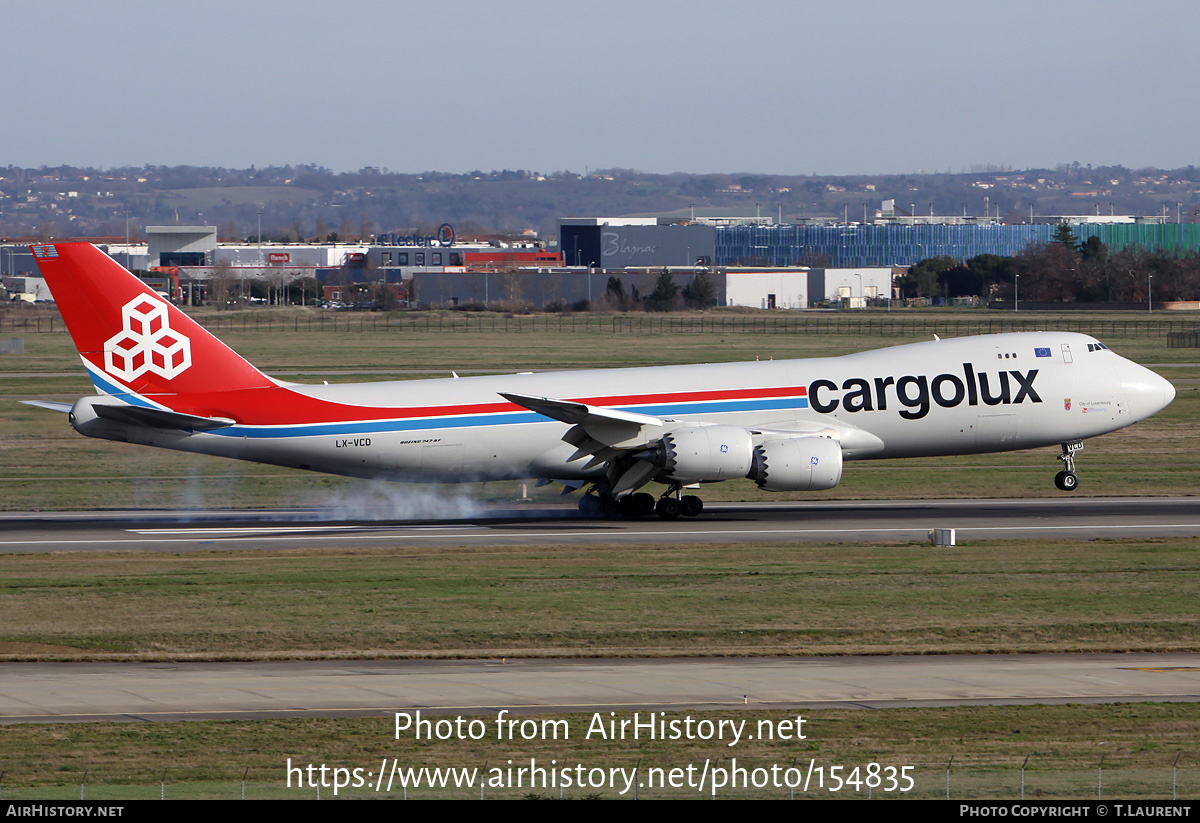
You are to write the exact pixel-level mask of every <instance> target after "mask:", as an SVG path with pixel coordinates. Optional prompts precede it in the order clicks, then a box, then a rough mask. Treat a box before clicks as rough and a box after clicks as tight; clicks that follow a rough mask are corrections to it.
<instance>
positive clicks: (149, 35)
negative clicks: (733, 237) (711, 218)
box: [0, 0, 1200, 174]
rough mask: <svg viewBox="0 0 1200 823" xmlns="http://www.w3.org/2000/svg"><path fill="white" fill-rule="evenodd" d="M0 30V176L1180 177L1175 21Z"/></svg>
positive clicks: (553, 15) (278, 7) (602, 10)
mask: <svg viewBox="0 0 1200 823" xmlns="http://www.w3.org/2000/svg"><path fill="white" fill-rule="evenodd" d="M0 10H2V11H3V21H4V35H3V37H0V70H2V72H3V77H4V78H5V79H6V80H7V83H6V84H5V85H6V89H5V90H6V93H5V95H4V103H5V111H6V116H5V117H4V119H3V121H0V122H3V132H4V133H3V138H2V139H0V146H2V147H3V152H2V154H0V165H7V164H13V165H18V166H40V165H59V164H70V165H92V166H103V167H110V166H122V165H134V166H140V165H143V164H154V165H159V164H164V165H182V164H188V165H212V166H226V167H246V166H249V165H251V164H256V165H259V166H264V165H282V164H288V163H291V164H298V163H315V164H318V165H321V166H326V167H328V168H331V169H333V170H335V171H345V170H354V169H358V168H361V167H363V166H378V167H381V168H384V167H385V168H388V169H390V170H392V171H404V172H419V171H425V170H440V171H469V170H472V169H483V170H493V169H504V168H509V169H517V168H524V169H530V170H539V171H542V172H550V171H556V170H570V171H578V172H582V171H584V169H585V167H590V168H591V169H596V168H612V167H622V168H633V169H639V170H641V171H647V172H672V171H688V172H696V173H705V172H772V173H783V174H807V173H814V172H815V173H818V174H854V173H866V174H875V173H887V172H917V171H945V170H951V171H963V170H965V169H967V168H969V167H971V166H976V165H980V164H987V163H991V164H996V165H1011V166H1013V167H1016V168H1028V167H1046V166H1050V167H1053V166H1054V165H1056V164H1058V163H1070V162H1073V161H1078V162H1080V163H1083V164H1087V163H1091V164H1093V165H1103V164H1119V165H1124V166H1130V167H1141V166H1159V167H1177V166H1184V165H1188V164H1200V100H1198V99H1197V98H1198V95H1197V90H1198V89H1200V48H1197V46H1196V43H1197V41H1198V40H1200V36H1198V35H1200V14H1198V13H1197V7H1196V5H1195V3H1194V2H1192V0H1157V2H1155V3H1152V4H1144V5H1139V4H1135V3H1129V2H1110V0H1091V2H1074V0H1072V2H1055V0H1007V2H1003V3H1000V2H991V3H983V2H972V1H971V0H953V1H949V0H948V1H947V2H942V0H906V1H905V2H899V1H898V0H894V1H893V2H886V3H885V2H846V3H838V2H822V3H811V2H799V1H798V0H793V2H786V1H783V2H777V1H776V0H756V2H753V3H744V4H735V3H731V2H728V0H722V2H716V0H711V1H710V0H692V1H691V2H674V0H638V1H637V2H627V1H626V0H603V2H591V3H580V2H574V1H573V0H556V1H555V2H541V0H537V1H536V2H509V3H503V2H494V0H442V2H438V3H428V4H424V3H423V4H419V5H418V4H411V3H403V2H378V3H366V2H357V1H356V0H339V2H328V0H323V2H320V3H317V2H306V0H293V2H290V3H287V4H279V3H266V2H255V0H249V2H247V0H237V2H224V0H222V1H221V2H206V0H194V2H189V3H174V2H167V3H163V2H140V1H138V2H135V0H107V2H104V3H95V2H56V0H40V2H16V1H15V0H4V2H0Z"/></svg>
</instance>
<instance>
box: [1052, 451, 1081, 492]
mask: <svg viewBox="0 0 1200 823" xmlns="http://www.w3.org/2000/svg"><path fill="white" fill-rule="evenodd" d="M1082 448H1083V441H1082V440H1072V441H1070V442H1068V443H1063V444H1062V454H1060V455H1059V456H1058V459H1059V460H1061V461H1062V462H1063V471H1060V472H1059V473H1058V474H1056V475H1054V485H1055V486H1056V487H1057V488H1058V489H1059V490H1060V491H1064V492H1073V491H1075V489H1076V488H1078V486H1079V476H1078V475H1077V474H1075V452H1077V451H1079V450H1080V449H1082Z"/></svg>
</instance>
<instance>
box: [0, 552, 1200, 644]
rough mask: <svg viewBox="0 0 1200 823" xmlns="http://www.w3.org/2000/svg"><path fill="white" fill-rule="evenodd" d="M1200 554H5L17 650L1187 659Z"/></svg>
mask: <svg viewBox="0 0 1200 823" xmlns="http://www.w3.org/2000/svg"><path fill="white" fill-rule="evenodd" d="M1198 545H1200V541H1197V540H1192V539H1178V540H1176V539H1154V540H1144V541H1133V540H1124V541H1102V540H1093V541H1090V542H1086V543H1076V542H1069V541H1063V542H1053V543H1048V542H1044V541H1013V542H998V541H991V542H978V543H968V544H964V545H960V546H958V547H956V548H955V549H953V550H946V549H938V548H934V547H931V546H928V545H924V544H916V543H909V544H900V545H886V544H861V545H860V544H849V545H839V544H834V543H831V544H780V545H774V546H771V545H767V546H764V545H758V544H755V545H732V546H724V545H721V546H708V545H677V546H594V547H588V548H580V547H576V546H547V547H537V548H525V547H491V548H487V547H484V548H471V549H466V548H463V549H445V548H420V547H415V546H403V545H398V546H396V547H394V548H389V549H379V550H362V549H346V548H340V547H338V546H337V542H336V538H331V545H330V547H329V548H327V549H323V550H311V551H254V552H213V553H187V554H182V555H169V554H157V553H149V552H126V553H111V554H93V553H87V554H80V555H75V556H73V557H71V559H70V561H69V562H64V556H63V555H61V554H28V555H15V556H14V555H8V556H3V557H0V569H2V570H3V576H2V577H0V627H3V628H0V652H6V653H7V654H8V655H9V656H10V657H9V659H13V658H14V657H15V658H21V657H39V658H46V657H58V658H64V659H72V658H74V659H79V658H83V659H117V660H122V659H139V660H157V659H176V658H187V659H234V658H236V659H270V658H279V657H426V656H432V657H502V656H507V657H512V656H531V655H532V656H559V655H581V654H582V655H600V656H657V655H667V656H670V655H746V654H750V655H764V654H765V655H813V654H881V653H888V654H930V653H934V654H944V653H966V652H971V653H995V652H1067V651H1098V652H1099V651H1107V652H1125V651H1169V650H1198V649H1200V631H1198V629H1200V617H1198V616H1197V614H1196V605H1195V604H1196V603H1197V602H1200V556H1198V554H1197V551H1196V549H1197V547H1198Z"/></svg>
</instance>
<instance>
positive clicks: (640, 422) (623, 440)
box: [500, 392, 668, 469]
mask: <svg viewBox="0 0 1200 823" xmlns="http://www.w3.org/2000/svg"><path fill="white" fill-rule="evenodd" d="M500 396H501V397H503V398H504V399H505V400H508V401H509V402H512V403H516V404H517V405H518V406H523V407H524V408H527V409H529V410H530V411H535V412H537V413H538V414H541V415H545V416H546V417H549V418H551V419H552V420H561V421H562V422H563V423H566V424H568V425H570V426H571V428H569V429H567V433H566V434H564V435H563V438H562V439H563V441H564V442H566V443H569V444H571V445H572V446H574V447H575V453H574V454H572V455H571V456H570V457H569V458H567V462H568V463H569V462H572V461H575V460H579V459H581V458H584V457H590V458H591V460H589V461H588V462H587V465H585V466H584V468H585V469H590V468H593V467H594V466H599V465H600V464H602V463H606V462H608V461H609V460H612V459H613V458H614V457H616V456H617V455H619V454H621V453H622V452H626V451H630V450H633V449H644V448H645V447H646V446H648V445H650V444H651V443H652V442H654V441H655V440H656V439H657V438H659V437H661V436H662V433H663V431H664V430H665V428H666V426H667V425H668V424H667V421H665V420H663V419H662V418H661V417H653V416H651V415H648V414H637V413H636V412H626V411H621V410H619V409H609V408H605V407H603V406H589V405H588V404H587V403H577V402H575V401H573V400H556V399H554V398H552V397H531V396H529V395H525V394H514V393H511V392H500Z"/></svg>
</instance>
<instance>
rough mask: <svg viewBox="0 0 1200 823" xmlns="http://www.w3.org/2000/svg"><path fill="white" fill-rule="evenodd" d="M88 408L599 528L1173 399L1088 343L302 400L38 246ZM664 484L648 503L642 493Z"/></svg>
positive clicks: (124, 436) (109, 277) (324, 393)
mask: <svg viewBox="0 0 1200 823" xmlns="http://www.w3.org/2000/svg"><path fill="white" fill-rule="evenodd" d="M32 250H33V253H34V255H35V256H36V258H37V261H38V265H39V266H40V268H41V270H42V273H43V274H44V275H45V277H46V281H47V283H48V284H49V286H50V289H51V291H52V292H53V293H54V298H55V300H56V301H57V303H58V307H59V309H60V310H61V312H62V316H63V319H64V320H65V321H66V324H67V327H68V329H69V330H70V332H71V336H72V338H73V340H74V342H75V345H76V347H77V348H78V349H79V353H80V355H81V357H82V359H83V365H84V367H85V368H86V369H87V371H88V375H89V376H90V377H91V379H92V382H93V383H94V384H95V386H96V391H97V394H96V395H95V396H89V397H84V398H81V399H79V400H78V401H76V402H75V404H74V405H73V406H69V407H68V406H67V405H65V404H54V403H39V404H38V405H42V406H46V407H49V408H54V409H59V410H61V411H69V412H70V421H71V425H72V426H74V427H75V430H76V431H78V432H79V433H80V434H84V435H88V436H89V437H101V438H106V439H109V440H120V441H126V442H129V443H139V444H142V445H147V446H158V447H161V448H168V449H179V450H182V451H191V452H200V453H204V454H215V455H221V456H224V457H232V458H235V459H239V460H252V461H256V462H260V463H272V464H277V465H281V466H291V467H294V468H297V469H308V470H311V471H320V472H329V473H332V474H341V475H350V476H353V477H368V478H388V479H395V480H434V481H470V480H494V479H502V478H531V479H532V478H536V479H538V480H542V481H558V482H561V483H563V484H565V485H566V486H567V487H568V488H569V489H579V488H585V487H586V489H585V494H584V496H583V499H582V501H581V503H580V508H581V509H582V510H584V511H585V512H588V513H599V512H604V513H610V514H615V513H621V514H625V515H646V514H650V513H652V512H654V511H657V513H658V514H659V515H660V516H662V517H666V518H673V517H677V516H679V515H680V514H683V515H688V516H691V515H696V514H699V512H700V510H701V508H702V506H703V504H702V502H701V500H700V498H699V497H697V496H695V495H686V496H684V495H682V490H683V489H684V488H685V487H689V486H695V485H696V484H703V483H712V482H716V481H719V480H728V479H731V478H738V477H748V478H750V479H752V480H754V481H755V482H756V483H757V484H758V485H759V487H761V488H763V489H768V490H771V491H803V490H818V489H829V488H833V487H834V486H836V485H837V483H838V481H839V480H840V479H841V476H842V465H843V462H844V461H846V460H863V459H871V458H884V457H924V456H930V455H951V454H971V453H978V452H996V451H1010V450H1015V449H1026V448H1031V447H1035V446H1048V445H1054V444H1061V446H1062V454H1061V456H1060V459H1061V460H1062V461H1063V463H1064V467H1063V470H1062V471H1060V472H1059V473H1058V475H1057V477H1056V478H1055V483H1056V485H1057V486H1058V488H1060V489H1063V490H1066V491H1070V490H1072V489H1074V488H1075V487H1076V485H1077V483H1078V478H1077V476H1076V474H1075V465H1074V453H1075V451H1076V450H1077V449H1079V448H1080V447H1081V446H1082V441H1083V440H1084V439H1085V438H1088V437H1095V436H1096V435H1100V434H1105V433H1106V432H1111V431H1115V430H1117V429H1120V428H1123V427H1125V426H1128V425H1131V424H1133V423H1136V422H1137V421H1139V420H1142V419H1144V418H1146V417H1149V416H1150V415H1152V414H1154V413H1155V412H1157V411H1159V410H1160V409H1162V408H1164V407H1165V406H1166V405H1167V404H1168V403H1170V402H1171V401H1172V400H1173V399H1174V397H1175V390H1174V388H1172V386H1171V384H1170V383H1169V382H1167V381H1166V380H1164V379H1163V378H1161V377H1159V376H1158V375H1157V374H1154V373H1153V372H1151V371H1149V370H1148V369H1145V368H1143V367H1141V366H1139V365H1137V364H1136V363H1133V362H1131V361H1129V360H1126V359H1125V358H1123V357H1121V356H1119V355H1117V354H1115V353H1114V352H1112V351H1110V350H1109V349H1108V348H1107V347H1106V346H1105V345H1104V344H1103V343H1100V342H1099V341H1097V340H1095V339H1094V338H1092V337H1088V336H1087V335H1083V334H1072V333H1065V332H1036V333H1020V334H997V335H987V336H980V337H966V338H958V339H949V340H933V341H930V342H925V343H914V344H910V345H905V346H895V347H893V348H887V349H880V350H878V351H868V352H860V353H858V354H850V355H846V356H843V357H826V358H817V359H808V360H790V361H779V360H777V361H770V362H754V363H736V364H734V363H729V364H724V363H721V364H712V365H700V366H661V367H654V368H635V369H604V370H594V371H571V372H547V373H540V374H512V375H502V376H487V377H465V378H447V379H438V380H412V381H400V382H383V383H353V384H337V385H320V386H310V385H297V384H294V383H284V382H281V381H278V380H275V379H273V378H271V377H268V376H267V375H265V374H263V373H262V372H260V371H259V370H258V369H256V368H255V367H254V366H252V365H250V363H248V362H247V361H246V360H244V359H242V358H241V357H240V356H238V355H237V354H236V353H234V352H233V351H232V350H231V349H229V348H228V347H227V346H225V345H224V344H223V343H221V341H220V340H218V339H217V338H216V337H214V336H213V335H211V334H209V333H208V332H207V331H205V330H204V329H203V328H202V327H201V326H199V325H198V324H197V323H195V322H194V321H193V320H191V319H190V318H189V317H188V316H187V315H186V314H184V313H183V312H182V311H180V310H179V309H178V308H176V307H175V306H173V305H171V304H170V303H168V302H167V301H165V300H163V299H162V298H161V297H159V296H158V295H157V294H155V293H154V291H152V290H151V289H150V288H149V287H147V286H146V285H145V284H143V283H142V282H141V281H140V280H138V279H137V278H136V277H134V276H133V275H132V274H130V273H129V272H127V271H125V269H123V268H122V267H121V266H120V265H118V264H117V263H116V262H115V261H113V260H112V259H111V258H109V257H108V256H107V255H106V254H104V253H103V252H101V251H100V250H99V249H97V248H96V247H95V246H93V245H91V244H89V243H48V244H43V245H37V246H33V247H32ZM652 482H655V483H661V484H664V485H665V486H666V490H665V492H664V493H663V494H662V495H661V496H660V497H659V498H658V499H657V501H656V500H655V497H654V496H652V495H651V494H648V493H646V492H643V491H639V490H640V489H642V488H643V487H645V486H646V485H647V484H649V483H652Z"/></svg>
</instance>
